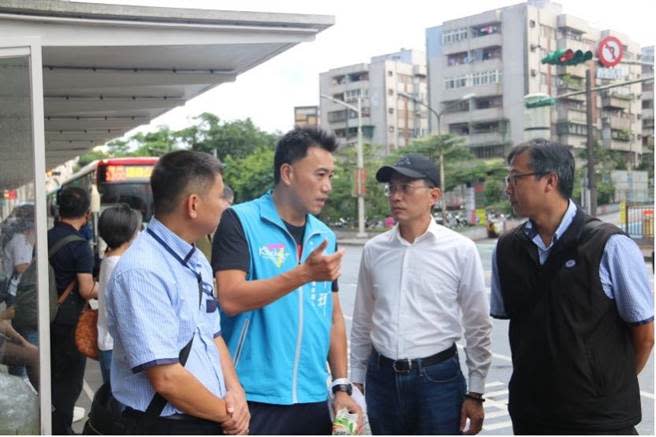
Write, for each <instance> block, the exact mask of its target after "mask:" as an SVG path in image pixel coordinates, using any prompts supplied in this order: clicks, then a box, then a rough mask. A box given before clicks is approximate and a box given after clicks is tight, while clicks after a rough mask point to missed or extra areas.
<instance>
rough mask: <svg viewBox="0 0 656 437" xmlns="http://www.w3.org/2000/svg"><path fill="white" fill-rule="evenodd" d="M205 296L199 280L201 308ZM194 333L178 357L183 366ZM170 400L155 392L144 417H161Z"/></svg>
mask: <svg viewBox="0 0 656 437" xmlns="http://www.w3.org/2000/svg"><path fill="white" fill-rule="evenodd" d="M202 298H203V284H202V282H201V280H200V279H199V280H198V306H199V308H200V304H201V302H202ZM195 332H196V329H194V333H195ZM194 335H195V334H191V340H189V342H188V343H187V344H186V345H185V347H183V348H182V350H181V351H180V354H179V355H178V358H179V360H180V364H182V367H184V365H185V364H186V363H187V358H189V352H190V351H191V345H192V344H193V342H194ZM167 403H168V401H167V400H166V399H165V398H164V396H162V395H161V394H159V393H157V392H155V396H153V399H152V400H151V401H150V404H148V408H146V411H145V413H144V419H145V420H152V419H154V418H157V417H159V415H160V414H162V411H163V410H164V407H165V406H166V404H167Z"/></svg>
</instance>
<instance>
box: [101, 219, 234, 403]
mask: <svg viewBox="0 0 656 437" xmlns="http://www.w3.org/2000/svg"><path fill="white" fill-rule="evenodd" d="M148 229H149V230H150V231H152V232H154V233H155V234H156V235H157V236H158V237H159V238H160V239H161V240H162V242H163V243H165V245H166V246H167V247H168V248H169V249H170V251H169V250H167V248H166V247H165V246H164V245H163V244H160V243H159V242H158V241H157V240H156V239H155V238H154V237H153V236H152V235H151V234H149V232H148V231H144V232H142V233H141V234H140V235H139V236H138V237H137V239H136V240H135V241H134V242H133V243H132V245H131V246H130V248H129V249H128V250H127V251H126V252H125V253H124V254H123V256H122V257H121V259H120V260H119V262H118V264H117V265H116V268H115V270H114V272H113V274H112V277H111V279H110V281H109V286H108V287H107V291H106V298H107V317H108V325H109V331H110V333H111V335H112V337H113V338H114V351H113V355H112V365H111V381H112V393H113V395H114V397H115V398H116V399H117V400H118V401H120V402H122V403H123V404H125V405H127V406H129V407H131V408H134V409H135V410H139V411H145V410H146V408H147V407H148V404H149V403H150V401H151V400H152V398H153V396H154V394H155V391H154V389H153V387H152V385H151V384H150V382H149V381H148V378H147V376H146V373H145V372H144V370H145V369H147V368H149V367H152V366H156V365H162V364H172V363H176V362H179V360H178V355H179V353H180V350H181V349H182V348H183V347H184V346H185V345H186V344H187V343H188V342H189V340H190V339H191V337H192V334H193V337H194V341H193V343H192V347H191V350H190V353H189V357H188V359H187V362H186V365H185V368H186V369H187V370H188V371H189V372H191V374H193V375H194V376H195V377H196V378H197V379H198V380H199V381H200V382H201V383H202V384H203V385H204V386H205V387H206V388H207V389H208V390H209V391H210V392H212V393H213V394H214V395H216V396H217V397H219V398H223V397H224V396H225V392H226V389H225V383H224V379H223V372H222V369H221V362H220V358H219V352H218V349H217V347H216V345H215V343H214V338H215V337H216V336H218V335H220V334H221V318H220V315H219V311H218V304H217V303H216V300H215V299H214V286H213V279H212V269H211V267H210V265H209V263H208V261H207V259H206V258H205V256H204V255H203V254H202V253H201V252H200V251H198V250H196V248H195V247H194V246H193V245H191V244H189V243H187V242H186V241H184V240H182V239H181V238H180V237H178V236H177V235H176V234H174V233H173V232H172V231H171V230H169V229H168V228H167V227H166V226H164V225H163V224H162V223H161V222H160V221H158V220H157V219H155V218H153V219H152V220H151V221H150V223H149V224H148ZM171 252H173V253H175V254H177V256H178V257H179V258H180V260H178V259H176V257H175V256H173V254H172V253H171ZM183 262H184V263H185V264H184V265H183ZM197 274H199V275H200V278H201V280H202V289H203V293H202V299H201V304H200V308H199V304H198V296H199V291H198V279H197ZM175 413H180V411H179V410H177V409H175V408H174V407H173V406H172V405H171V404H167V405H166V407H165V408H164V410H163V412H162V416H169V415H171V414H175Z"/></svg>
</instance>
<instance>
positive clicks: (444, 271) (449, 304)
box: [351, 220, 492, 393]
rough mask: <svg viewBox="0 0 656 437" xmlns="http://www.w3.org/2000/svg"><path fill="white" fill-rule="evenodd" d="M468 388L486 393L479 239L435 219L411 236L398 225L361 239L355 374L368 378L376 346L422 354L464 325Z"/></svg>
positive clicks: (393, 353)
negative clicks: (411, 238)
mask: <svg viewBox="0 0 656 437" xmlns="http://www.w3.org/2000/svg"><path fill="white" fill-rule="evenodd" d="M463 329H464V336H465V339H466V346H465V354H466V358H467V359H466V363H467V367H468V369H469V391H472V392H477V393H483V391H484V388H485V377H486V376H487V371H488V369H489V367H490V363H491V361H492V354H491V350H490V345H491V340H490V333H491V331H492V323H491V321H490V318H489V302H488V297H487V293H486V291H485V279H484V276H483V266H482V264H481V259H480V256H479V254H478V251H477V250H476V245H475V244H474V242H473V241H472V240H470V239H468V238H466V237H463V236H462V235H460V234H458V233H457V232H454V231H452V230H450V229H448V228H445V227H443V226H440V225H437V224H436V223H435V222H434V221H433V220H431V222H430V225H429V227H428V229H427V231H426V232H425V233H424V234H423V235H421V236H420V237H418V238H416V239H415V241H414V243H412V244H411V243H409V242H407V241H406V240H404V239H403V237H401V234H400V232H399V230H398V225H397V226H395V227H394V228H393V229H391V230H390V231H388V232H385V233H383V234H380V235H378V236H376V237H375V238H373V239H371V240H370V241H368V242H367V244H365V246H364V250H363V253H362V261H361V263H360V274H359V277H358V288H357V294H356V298H355V309H354V312H353V327H352V330H351V378H352V380H353V382H358V383H362V382H364V381H365V374H366V369H367V360H368V358H369V355H370V354H371V349H372V346H373V347H374V348H375V349H376V351H378V352H379V353H380V354H382V355H384V356H386V357H388V358H391V359H394V360H398V359H405V358H409V359H415V358H425V357H429V356H431V355H434V354H436V353H438V352H440V351H443V350H445V349H447V348H449V347H450V346H451V345H452V344H453V343H454V342H455V341H456V340H458V339H459V338H460V337H461V335H462V332H463Z"/></svg>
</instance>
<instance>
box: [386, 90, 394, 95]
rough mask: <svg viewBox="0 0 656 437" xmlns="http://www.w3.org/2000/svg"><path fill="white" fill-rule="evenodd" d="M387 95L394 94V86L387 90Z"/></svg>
mask: <svg viewBox="0 0 656 437" xmlns="http://www.w3.org/2000/svg"><path fill="white" fill-rule="evenodd" d="M387 95H388V96H393V95H394V90H393V89H392V88H389V89H388V90H387Z"/></svg>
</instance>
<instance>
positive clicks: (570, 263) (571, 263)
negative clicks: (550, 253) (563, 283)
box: [565, 259, 576, 269]
mask: <svg viewBox="0 0 656 437" xmlns="http://www.w3.org/2000/svg"><path fill="white" fill-rule="evenodd" d="M575 265H576V261H575V260H573V259H568V260H567V261H566V262H565V267H567V268H568V269H571V268H572V267H574V266H575Z"/></svg>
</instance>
